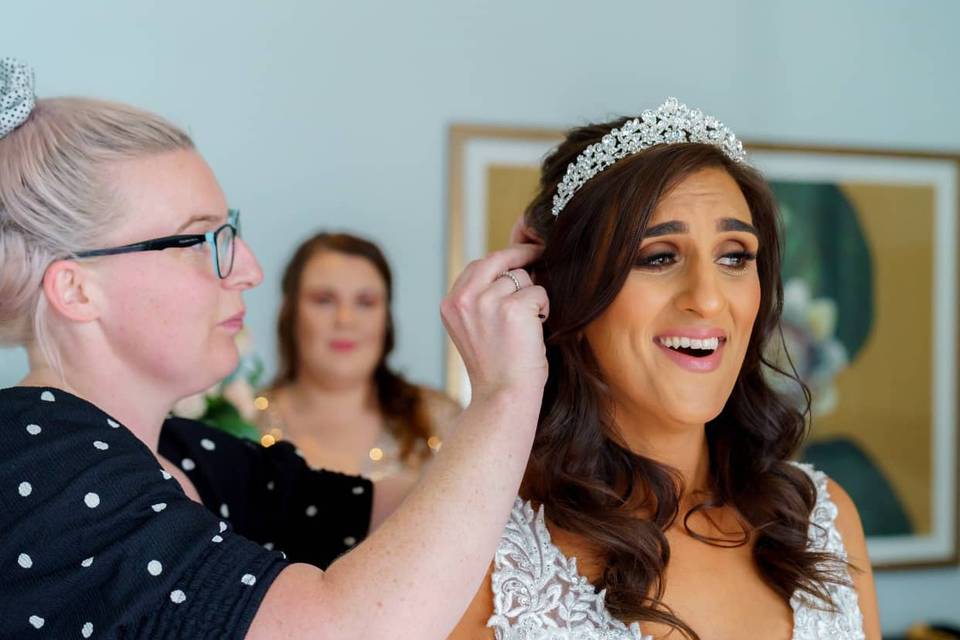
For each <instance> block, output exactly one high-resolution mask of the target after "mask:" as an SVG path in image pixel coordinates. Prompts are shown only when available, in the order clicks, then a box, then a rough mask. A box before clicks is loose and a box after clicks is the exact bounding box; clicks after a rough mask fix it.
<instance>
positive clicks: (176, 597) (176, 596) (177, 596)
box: [170, 589, 187, 604]
mask: <svg viewBox="0 0 960 640" xmlns="http://www.w3.org/2000/svg"><path fill="white" fill-rule="evenodd" d="M186 599H187V594H185V593H184V592H183V591H181V590H180V589H174V590H173V591H171V592H170V601H171V602H173V604H180V603H182V602H183V601H185V600H186Z"/></svg>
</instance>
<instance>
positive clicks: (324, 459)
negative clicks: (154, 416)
mask: <svg viewBox="0 0 960 640" xmlns="http://www.w3.org/2000/svg"><path fill="white" fill-rule="evenodd" d="M282 290H283V301H282V303H281V307H280V314H279V318H278V320H277V340H278V349H277V352H278V358H279V366H278V374H277V377H276V378H275V380H274V381H273V383H272V385H271V386H270V388H269V389H268V390H267V391H266V392H264V394H263V395H262V396H261V397H262V399H260V400H259V401H258V407H259V408H261V409H262V411H261V412H260V415H259V417H258V422H259V424H260V426H261V427H262V428H263V429H264V431H265V433H266V434H267V435H269V436H271V437H272V438H275V439H280V438H283V439H288V440H292V441H294V442H296V443H297V446H298V447H299V449H300V451H301V453H302V454H303V456H304V458H305V459H306V460H307V462H308V463H309V464H310V465H311V466H313V467H317V468H324V469H330V470H335V471H341V472H343V473H350V474H358V475H363V476H366V477H368V478H371V479H373V480H378V479H380V478H383V477H385V476H388V475H393V474H396V473H398V472H402V471H405V470H408V471H411V472H413V473H416V472H418V470H419V469H420V467H421V466H422V464H423V463H424V462H425V461H427V460H429V458H430V457H431V456H432V454H433V453H434V452H435V451H437V450H439V448H440V445H441V443H442V442H443V438H444V436H445V435H446V431H447V428H448V426H449V425H450V422H451V421H452V420H453V419H454V418H456V416H457V415H458V414H459V413H460V406H459V405H458V404H457V403H456V402H454V401H453V400H452V399H450V398H449V397H448V396H447V395H445V394H444V393H442V392H440V391H437V390H435V389H430V388H426V387H420V386H417V385H414V384H411V383H410V382H408V381H406V380H405V379H404V378H403V377H402V376H401V375H399V374H398V373H396V372H395V371H393V370H392V369H391V368H390V367H389V365H388V364H387V358H388V357H389V355H390V353H391V352H392V351H393V348H394V344H395V325H394V322H393V314H392V312H391V309H390V304H391V302H392V299H393V278H392V274H391V272H390V266H389V265H388V264H387V260H386V258H385V257H384V255H383V252H382V251H381V250H380V249H379V247H377V246H376V245H375V244H373V243H372V242H370V241H368V240H365V239H363V238H359V237H356V236H353V235H349V234H345V233H338V234H333V233H319V234H317V235H315V236H313V237H312V238H309V239H308V240H307V241H305V242H304V243H303V244H301V245H300V247H298V248H297V250H296V252H295V253H294V255H293V258H291V260H290V262H289V264H288V265H287V267H286V270H285V271H284V275H283V281H282ZM269 441H270V440H269V439H268V440H267V442H269Z"/></svg>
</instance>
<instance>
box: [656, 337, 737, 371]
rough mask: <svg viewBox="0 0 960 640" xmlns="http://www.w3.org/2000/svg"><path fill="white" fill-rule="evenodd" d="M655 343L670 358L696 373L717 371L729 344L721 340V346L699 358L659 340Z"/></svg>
mask: <svg viewBox="0 0 960 640" xmlns="http://www.w3.org/2000/svg"><path fill="white" fill-rule="evenodd" d="M654 344H656V345H657V348H659V349H660V350H661V351H663V352H664V355H666V356H667V357H668V358H670V360H672V361H673V362H674V363H675V364H677V365H679V366H680V367H682V368H684V369H686V370H687V371H692V372H694V373H710V372H711V371H715V370H716V369H717V367H719V366H720V361H721V360H722V359H723V349H724V347H726V346H727V341H726V340H721V341H720V346H719V347H717V349H716V350H714V352H713V353H711V354H710V355H708V356H702V357H700V358H697V357H696V356H688V355H687V354H685V353H683V352H681V351H677V350H676V349H671V348H670V347H668V346H666V345H664V344H662V343H661V342H660V341H659V340H656V341H654Z"/></svg>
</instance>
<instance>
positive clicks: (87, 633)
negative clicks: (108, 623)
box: [80, 622, 93, 638]
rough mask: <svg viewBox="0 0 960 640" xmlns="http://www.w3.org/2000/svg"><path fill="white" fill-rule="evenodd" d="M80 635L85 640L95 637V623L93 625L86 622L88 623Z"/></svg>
mask: <svg viewBox="0 0 960 640" xmlns="http://www.w3.org/2000/svg"><path fill="white" fill-rule="evenodd" d="M80 635H82V636H83V637H84V638H89V637H90V636H92V635H93V623H92V622H86V623H84V625H83V628H82V629H80Z"/></svg>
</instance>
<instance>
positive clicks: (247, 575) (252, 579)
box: [240, 573, 257, 587]
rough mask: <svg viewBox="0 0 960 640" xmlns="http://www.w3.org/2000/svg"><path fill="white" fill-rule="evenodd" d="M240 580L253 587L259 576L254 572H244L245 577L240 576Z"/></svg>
mask: <svg viewBox="0 0 960 640" xmlns="http://www.w3.org/2000/svg"><path fill="white" fill-rule="evenodd" d="M240 582H242V583H243V584H245V585H247V586H248V587H252V586H253V585H255V584H256V583H257V578H256V576H254V575H253V574H252V573H245V574H243V577H242V578H240Z"/></svg>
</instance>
